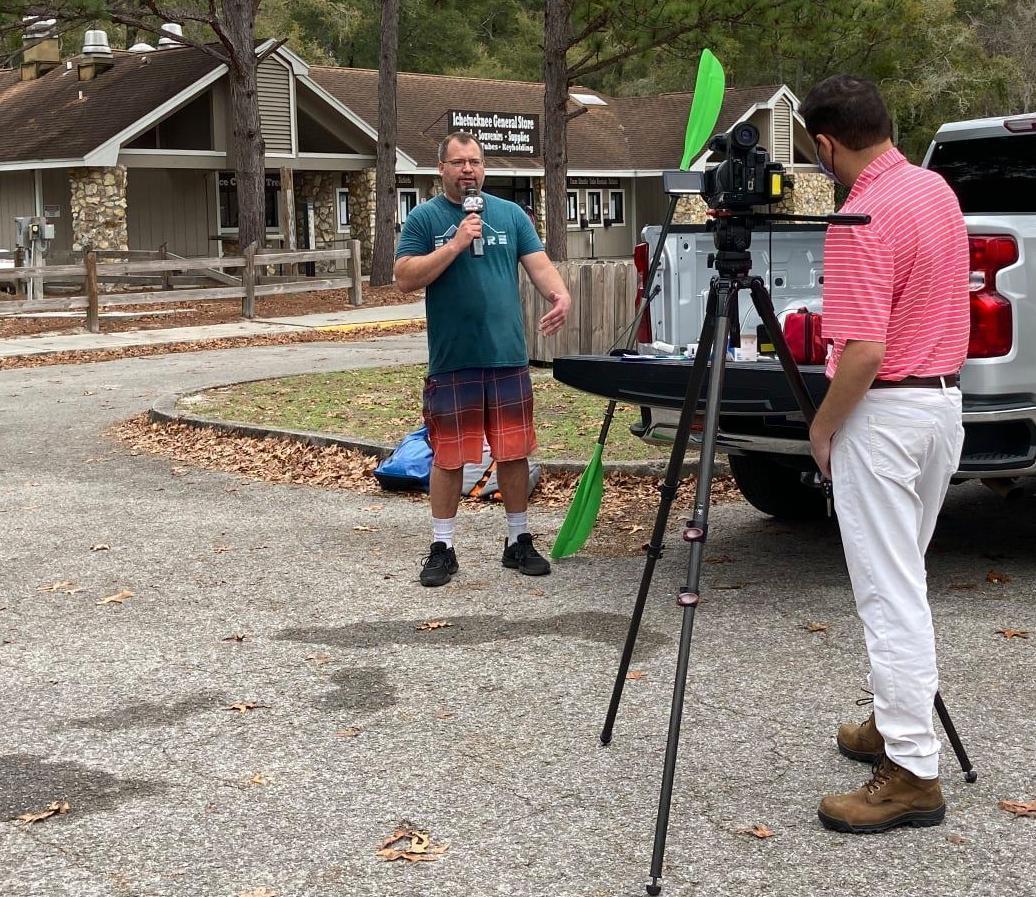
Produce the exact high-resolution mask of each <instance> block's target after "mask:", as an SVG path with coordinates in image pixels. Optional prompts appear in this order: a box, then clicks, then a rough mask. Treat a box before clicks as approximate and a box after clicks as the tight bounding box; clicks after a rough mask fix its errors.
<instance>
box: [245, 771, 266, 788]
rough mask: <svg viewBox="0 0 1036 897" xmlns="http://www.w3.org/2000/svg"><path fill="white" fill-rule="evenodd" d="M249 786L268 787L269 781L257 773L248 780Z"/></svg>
mask: <svg viewBox="0 0 1036 897" xmlns="http://www.w3.org/2000/svg"><path fill="white" fill-rule="evenodd" d="M248 784H249V785H269V784H270V780H269V779H268V778H266V776H264V775H263V774H262V773H261V772H257V773H256V774H255V775H254V776H252V778H250V779H249V780H248Z"/></svg>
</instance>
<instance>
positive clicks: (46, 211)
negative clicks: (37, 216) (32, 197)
mask: <svg viewBox="0 0 1036 897" xmlns="http://www.w3.org/2000/svg"><path fill="white" fill-rule="evenodd" d="M43 217H44V218H60V217H61V206H44V207H43Z"/></svg>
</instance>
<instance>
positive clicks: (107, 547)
mask: <svg viewBox="0 0 1036 897" xmlns="http://www.w3.org/2000/svg"><path fill="white" fill-rule="evenodd" d="M90 550H91V551H111V545H109V544H108V543H107V542H98V543H97V544H96V545H91V546H90Z"/></svg>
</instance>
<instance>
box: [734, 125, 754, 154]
mask: <svg viewBox="0 0 1036 897" xmlns="http://www.w3.org/2000/svg"><path fill="white" fill-rule="evenodd" d="M730 136H731V140H732V141H733V143H734V144H735V145H737V146H739V147H741V148H743V149H751V148H752V147H753V146H755V145H756V144H757V143H758V142H759V129H758V128H757V127H756V126H755V125H752V124H749V123H748V122H742V123H741V124H739V125H738V126H737V127H736V128H734V130H733V131H731V132H730Z"/></svg>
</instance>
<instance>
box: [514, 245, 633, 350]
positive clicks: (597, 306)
mask: <svg viewBox="0 0 1036 897" xmlns="http://www.w3.org/2000/svg"><path fill="white" fill-rule="evenodd" d="M557 268H558V272H559V273H560V274H561V278H562V280H564V282H565V285H566V286H567V287H568V291H569V293H570V294H571V296H572V309H571V311H570V312H569V316H568V321H566V322H565V326H564V327H563V328H562V329H561V330H560V331H559V332H558V333H555V334H554V335H553V336H548V337H545V336H544V335H543V334H542V333H540V332H539V330H538V329H537V325H538V324H539V320H540V318H542V317H543V315H544V314H546V312H547V310H548V309H549V308H550V305H549V304H548V303H547V302H546V301H545V300H544V299H543V297H542V296H540V294H539V293H538V292H536V288H535V287H534V286H533V285H532V282H531V281H530V280H529V278H528V276H527V275H526V273H525V269H524V268H520V269H519V287H520V292H521V298H522V309H523V311H524V313H525V339H526V342H527V343H528V346H529V360H530V361H532V362H534V363H539V364H550V363H551V362H552V361H553V360H554V359H555V358H556V357H559V356H563V355H600V354H603V353H606V352H607V351H608V350H609V349H610V348H611V347H612V344H613V343H614V342H615V340H616V339H618V337H619V334H620V331H621V330H622V329H623V328H625V327H626V326H627V325H628V324H630V322H631V321H632V320H633V317H634V315H635V313H636V311H635V301H636V294H637V270H636V268H635V267H634V266H633V262H632V261H626V260H620V261H590V260H588V259H579V260H575V261H568V262H560V263H559V264H558V266H557ZM622 344H625V340H623V341H622Z"/></svg>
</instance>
